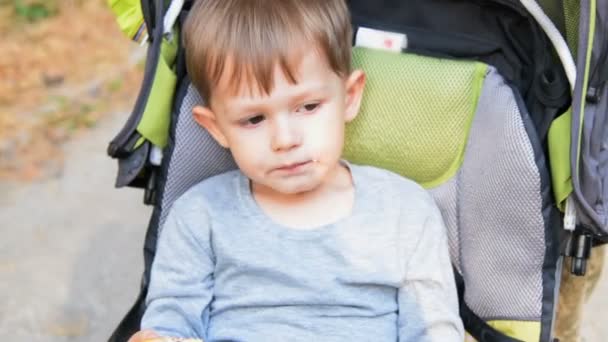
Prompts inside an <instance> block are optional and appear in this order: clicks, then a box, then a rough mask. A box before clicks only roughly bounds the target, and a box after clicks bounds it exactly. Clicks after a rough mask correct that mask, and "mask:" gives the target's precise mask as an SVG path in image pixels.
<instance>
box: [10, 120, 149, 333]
mask: <svg viewBox="0 0 608 342" xmlns="http://www.w3.org/2000/svg"><path fill="white" fill-rule="evenodd" d="M123 117H124V116H123ZM123 120H124V119H123V118H121V116H119V115H114V116H113V117H112V118H111V119H110V120H105V121H104V122H102V123H101V124H100V126H98V127H97V128H96V129H94V130H92V131H91V132H86V134H84V135H83V136H81V137H80V138H79V139H77V140H76V141H74V142H72V143H70V144H68V145H67V146H66V164H65V167H64V169H63V171H62V172H61V173H60V174H57V177H56V178H54V179H50V180H46V181H42V182H39V183H34V184H30V185H27V186H23V185H19V186H17V185H15V184H13V185H10V184H2V183H0V340H1V341H12V342H26V341H27V342H34V341H40V342H60V341H61V342H63V341H91V342H100V341H106V340H107V338H108V337H109V335H110V333H111V331H112V329H113V328H114V327H115V326H116V324H117V323H118V321H119V320H120V319H121V318H122V315H123V314H124V313H126V311H127V309H128V307H129V306H130V305H131V304H132V302H133V300H134V298H135V296H136V292H137V289H138V284H139V279H140V275H141V272H142V269H143V266H142V263H143V257H142V253H141V246H142V240H143V235H144V231H145V228H146V225H147V221H148V218H149V215H150V208H147V207H145V206H144V205H143V204H141V203H142V201H141V192H140V191H137V190H131V189H120V190H116V189H114V188H113V184H114V173H115V171H116V164H115V162H114V161H113V160H111V159H110V158H108V157H106V154H105V148H106V145H107V142H108V141H109V140H110V139H111V138H112V135H113V134H114V133H115V132H117V131H118V129H119V127H120V125H121V124H122V122H123Z"/></svg>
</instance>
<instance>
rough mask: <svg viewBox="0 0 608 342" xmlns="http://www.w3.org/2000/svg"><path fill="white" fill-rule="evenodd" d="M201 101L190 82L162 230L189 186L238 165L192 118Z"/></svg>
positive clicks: (165, 198)
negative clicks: (171, 211) (172, 207)
mask: <svg viewBox="0 0 608 342" xmlns="http://www.w3.org/2000/svg"><path fill="white" fill-rule="evenodd" d="M201 103H203V100H202V99H201V97H200V95H199V94H198V92H197V91H196V90H195V89H194V88H193V87H192V86H191V85H190V86H189V87H188V93H187V94H186V96H185V97H184V99H183V102H182V106H181V108H180V113H179V119H178V121H177V127H176V128H175V130H176V132H175V142H174V144H175V145H174V149H173V153H172V155H171V160H170V163H169V170H168V173H167V180H166V182H167V183H166V184H165V193H164V196H163V198H162V201H161V203H160V205H161V212H160V220H159V225H158V226H159V230H160V229H162V226H163V223H164V222H165V218H166V217H167V214H168V213H169V211H168V209H169V208H170V207H171V205H172V204H173V201H175V200H176V199H177V198H178V197H179V196H180V195H181V194H183V193H184V192H185V191H186V190H188V188H190V187H191V186H193V185H194V184H196V183H198V182H200V181H202V180H203V179H205V178H208V177H211V176H214V175H217V174H220V173H222V172H224V171H227V170H230V169H235V168H236V165H235V164H234V160H233V159H232V156H231V155H230V152H229V151H228V150H226V149H224V148H222V147H221V146H220V145H218V144H217V143H216V142H215V140H213V138H212V137H211V136H210V135H209V133H207V131H206V130H205V129H204V128H202V127H200V126H199V125H198V124H197V123H196V122H195V121H194V119H193V118H192V108H193V107H194V106H195V105H197V104H201Z"/></svg>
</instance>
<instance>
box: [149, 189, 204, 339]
mask: <svg viewBox="0 0 608 342" xmlns="http://www.w3.org/2000/svg"><path fill="white" fill-rule="evenodd" d="M185 202H186V201H181V202H179V203H178V202H176V204H175V205H174V206H173V208H172V209H171V211H170V213H169V215H168V217H167V220H166V221H165V224H164V226H163V227H164V228H163V230H162V232H161V234H160V237H159V239H158V242H157V246H156V255H155V257H154V262H153V264H152V271H151V276H150V284H149V287H148V295H147V298H146V304H147V307H146V311H145V313H144V316H143V318H142V322H141V328H142V329H149V330H153V331H155V332H156V333H158V334H159V335H162V336H172V337H190V338H194V337H196V338H203V339H205V337H206V336H205V335H206V332H207V325H208V322H209V303H210V302H211V299H212V296H213V269H214V259H213V254H212V253H211V247H210V236H211V234H210V222H209V219H208V217H207V215H206V211H205V210H204V208H203V207H201V206H198V205H196V203H197V202H198V201H192V202H194V203H192V202H190V203H188V202H186V203H185ZM184 204H185V205H184Z"/></svg>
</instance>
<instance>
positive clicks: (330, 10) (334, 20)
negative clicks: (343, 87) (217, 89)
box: [183, 0, 352, 101]
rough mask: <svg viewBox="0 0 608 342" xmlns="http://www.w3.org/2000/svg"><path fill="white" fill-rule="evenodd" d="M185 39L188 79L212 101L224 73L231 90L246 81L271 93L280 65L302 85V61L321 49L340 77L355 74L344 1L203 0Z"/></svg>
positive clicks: (192, 15) (192, 14)
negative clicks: (299, 77)
mask: <svg viewBox="0 0 608 342" xmlns="http://www.w3.org/2000/svg"><path fill="white" fill-rule="evenodd" d="M183 37H184V48H185V51H186V67H187V69H188V74H189V76H190V79H191V81H192V83H193V84H194V86H195V87H196V88H197V90H198V91H199V92H200V93H201V95H202V96H203V98H204V99H205V100H207V101H209V99H210V98H211V96H212V90H213V89H214V86H215V85H217V83H218V82H219V80H220V78H221V77H223V76H222V75H223V73H224V72H229V73H230V74H228V75H227V76H228V77H229V78H228V80H230V81H229V85H228V86H229V90H231V91H235V90H238V89H236V88H237V87H238V86H239V85H240V84H241V81H243V80H244V81H246V82H248V84H252V85H256V86H258V88H259V89H260V90H261V91H263V93H265V94H268V93H269V92H270V90H271V89H272V87H273V71H274V68H275V66H276V65H279V66H280V67H281V69H282V71H283V72H284V73H285V76H286V78H287V79H288V80H289V81H290V82H293V83H296V82H297V80H296V77H295V75H294V70H295V68H296V67H297V63H298V62H299V58H298V57H299V56H300V55H301V54H302V53H303V52H306V50H307V49H315V50H317V52H318V53H319V54H320V55H321V56H322V57H325V58H326V60H327V63H328V65H329V67H330V68H331V69H332V70H333V71H334V72H335V73H336V74H338V75H339V76H342V77H346V76H348V74H349V73H350V71H351V43H352V28H351V23H350V15H349V13H348V8H347V6H346V4H345V2H344V0H197V1H195V3H194V5H193V7H192V9H191V10H190V13H189V17H188V19H187V20H186V23H185V25H184V30H183ZM227 61H229V63H230V68H226V65H227ZM225 69H226V70H225ZM228 69H229V70H228Z"/></svg>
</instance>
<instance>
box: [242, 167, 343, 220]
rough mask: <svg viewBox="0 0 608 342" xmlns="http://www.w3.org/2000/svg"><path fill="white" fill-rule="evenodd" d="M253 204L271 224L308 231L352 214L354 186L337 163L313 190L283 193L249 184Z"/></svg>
mask: <svg viewBox="0 0 608 342" xmlns="http://www.w3.org/2000/svg"><path fill="white" fill-rule="evenodd" d="M251 191H252V194H253V197H254V198H255V200H256V202H257V203H258V205H259V206H260V208H261V209H262V211H264V213H265V214H266V215H268V216H269V217H270V218H271V219H272V220H273V221H275V222H277V223H279V224H281V225H284V226H287V227H290V228H294V229H307V228H308V229H311V228H315V227H319V226H322V225H326V224H330V223H333V222H336V221H338V220H340V219H342V218H344V217H346V216H349V215H350V213H351V212H352V208H353V204H354V184H353V180H352V175H351V172H350V170H349V168H348V167H347V166H345V165H343V164H342V163H338V164H337V165H336V167H334V170H333V171H332V172H330V174H328V177H327V178H326V180H325V181H324V182H323V183H321V184H320V185H319V186H318V187H316V188H315V189H313V190H310V191H306V192H301V193H296V194H284V193H280V192H277V191H274V190H273V189H270V188H267V187H262V186H259V185H257V184H255V183H253V184H252V185H251Z"/></svg>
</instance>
